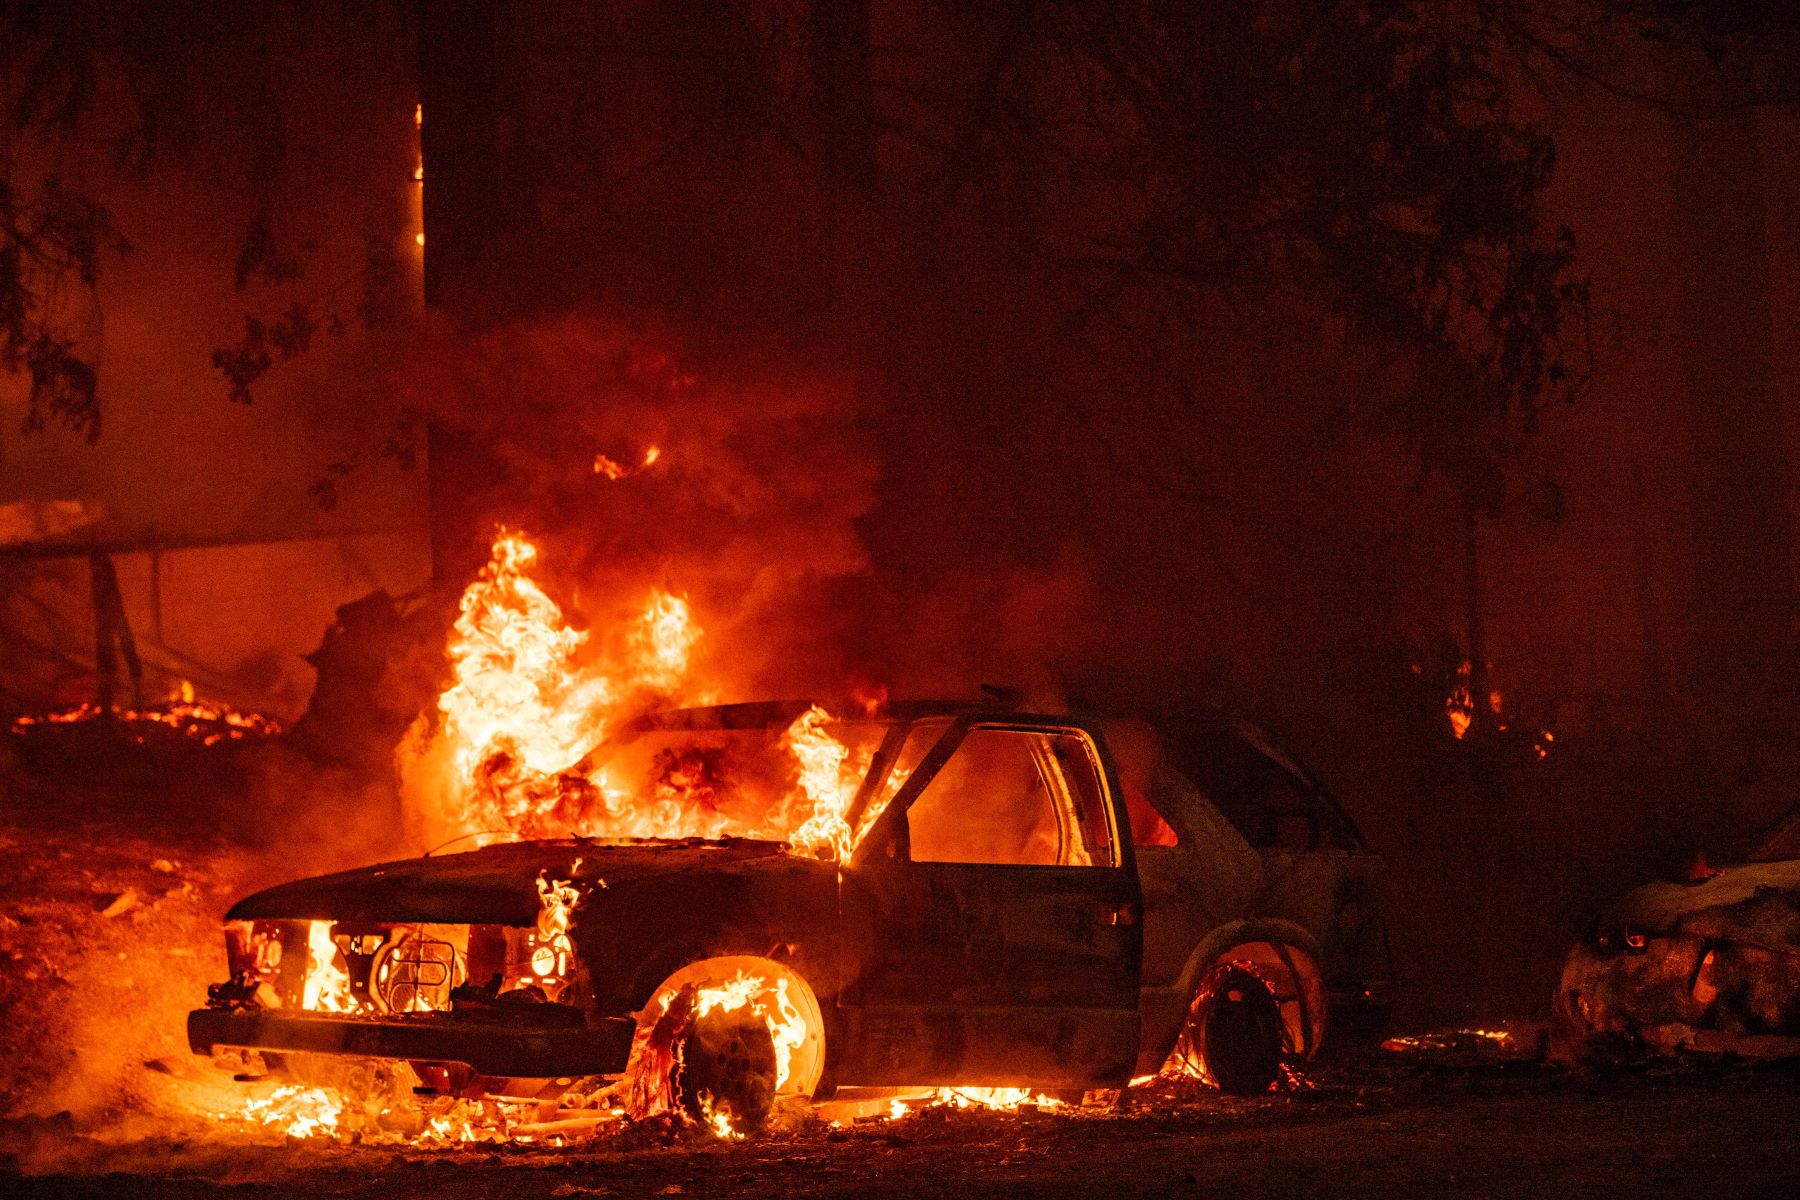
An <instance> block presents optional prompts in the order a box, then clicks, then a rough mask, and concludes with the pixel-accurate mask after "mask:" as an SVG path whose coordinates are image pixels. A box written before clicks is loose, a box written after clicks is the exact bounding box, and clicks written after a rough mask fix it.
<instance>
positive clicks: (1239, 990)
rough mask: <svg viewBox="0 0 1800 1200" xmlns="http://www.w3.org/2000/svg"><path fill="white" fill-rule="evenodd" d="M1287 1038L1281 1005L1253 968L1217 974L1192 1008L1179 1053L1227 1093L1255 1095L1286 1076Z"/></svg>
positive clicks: (1231, 967)
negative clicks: (1282, 1070) (1283, 1073)
mask: <svg viewBox="0 0 1800 1200" xmlns="http://www.w3.org/2000/svg"><path fill="white" fill-rule="evenodd" d="M1286 1051H1287V1040H1286V1034H1285V1031H1284V1027H1283V1025H1282V1020H1281V1006H1280V1005H1279V1004H1278V1003H1277V1002H1276V1000H1275V993H1274V992H1273V991H1272V990H1271V989H1270V987H1269V985H1268V984H1267V983H1265V982H1263V980H1262V979H1261V978H1260V977H1259V976H1257V974H1256V973H1255V972H1254V971H1251V970H1250V969H1249V968H1248V967H1246V966H1242V965H1239V964H1225V965H1222V966H1221V967H1219V968H1218V969H1216V970H1214V971H1213V972H1212V973H1210V974H1209V975H1208V977H1207V981H1206V983H1205V984H1203V985H1202V986H1201V988H1200V993H1199V995H1197V996H1196V997H1195V998H1194V1004H1193V1007H1192V1008H1190V1009H1189V1010H1188V1017H1187V1024H1186V1025H1185V1026H1184V1027H1183V1029H1182V1033H1181V1040H1180V1041H1179V1042H1178V1043H1177V1045H1176V1053H1177V1055H1178V1056H1180V1057H1181V1058H1182V1059H1183V1060H1185V1062H1186V1065H1187V1066H1188V1067H1189V1069H1190V1070H1193V1071H1195V1072H1196V1073H1198V1074H1200V1075H1201V1076H1203V1077H1204V1078H1206V1079H1208V1080H1210V1081H1211V1082H1212V1083H1213V1084H1214V1085H1215V1086H1217V1087H1218V1089H1219V1090H1220V1091H1222V1092H1228V1093H1230V1094H1231V1095H1234V1096H1253V1095H1256V1094H1257V1093H1259V1092H1266V1091H1268V1090H1269V1089H1270V1088H1271V1087H1272V1086H1274V1083H1275V1081H1276V1079H1278V1078H1279V1077H1280V1075H1281V1063H1282V1058H1283V1056H1284V1055H1285V1053H1286Z"/></svg>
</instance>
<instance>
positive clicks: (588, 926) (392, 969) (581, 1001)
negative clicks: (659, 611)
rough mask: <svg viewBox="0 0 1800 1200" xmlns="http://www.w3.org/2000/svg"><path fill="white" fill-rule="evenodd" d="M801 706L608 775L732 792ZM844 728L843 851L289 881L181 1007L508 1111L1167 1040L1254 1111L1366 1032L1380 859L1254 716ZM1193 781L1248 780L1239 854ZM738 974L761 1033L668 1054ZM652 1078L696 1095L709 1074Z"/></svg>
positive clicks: (966, 1074)
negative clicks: (658, 1063) (616, 1088)
mask: <svg viewBox="0 0 1800 1200" xmlns="http://www.w3.org/2000/svg"><path fill="white" fill-rule="evenodd" d="M806 708H807V706H806V705H805V704H803V703H771V704H751V705H729V706H722V707H715V708H708V709H689V710H680V711H676V712H670V713H662V714H657V715H655V716H652V717H648V718H643V719H641V720H639V721H637V722H635V723H633V724H632V725H631V726H629V727H627V728H626V729H624V730H622V731H621V732H619V733H618V734H616V735H615V736H614V737H613V739H611V745H612V747H613V749H612V750H611V751H609V753H620V754H627V755H628V754H632V753H637V754H640V755H647V754H648V755H654V756H657V758H656V761H658V762H659V763H663V764H665V765H666V764H667V762H668V761H670V758H669V756H670V755H678V756H683V758H682V761H689V760H693V761H701V760H704V761H707V762H710V763H712V764H713V766H714V767H717V766H718V764H719V762H720V761H722V760H723V759H725V758H730V759H731V760H732V761H733V762H735V763H736V764H737V765H736V766H734V768H733V770H732V771H731V772H716V773H717V774H718V775H719V777H721V778H724V777H725V776H726V775H731V776H732V777H747V776H748V775H750V774H752V773H753V772H754V770H755V768H753V767H751V766H749V765H748V763H749V761H750V758H751V757H753V755H754V751H755V749H756V748H757V747H764V748H766V746H767V745H768V744H769V742H770V740H771V739H772V738H773V737H774V736H775V735H777V734H779V732H780V731H781V730H782V729H783V728H785V727H787V725H788V724H789V723H790V722H792V721H793V720H794V718H795V716H796V714H799V713H801V712H803V711H805V710H806ZM840 729H841V733H840V736H842V737H843V738H844V739H845V741H846V742H852V743H856V744H859V745H861V746H863V747H865V748H866V749H865V753H866V754H867V762H868V768H867V771H866V774H864V775H863V776H862V778H861V782H860V785H859V786H858V787H857V789H856V794H855V797H854V800H853V801H852V802H851V804H850V806H849V809H848V811H847V813H846V817H847V821H848V826H849V828H850V829H852V830H855V831H856V832H857V835H858V836H857V837H856V839H855V841H854V851H853V852H852V853H850V854H848V855H847V856H846V857H844V858H843V860H842V861H832V860H830V859H829V858H823V859H822V858H820V857H815V856H809V855H806V854H801V853H795V852H794V851H793V850H792V848H791V847H790V846H788V845H786V844H784V843H781V842H775V841H749V840H742V839H719V840H698V839H685V840H637V841H628V842H622V843H604V842H599V841H588V840H580V839H572V840H561V841H532V842H514V843H508V844H500V845H493V846H488V847H486V848H483V849H479V850H474V851H470V852H467V853H461V854H453V855H446V856H443V857H436V858H423V859H415V860H410V861H405V862H396V863H389V864H386V865H381V866H374V867H369V868H366V869H362V870H357V871H350V872H345V873H342V874H337V875H331V876H326V877H322V878H317V879H310V880H302V881H299V882H295V883H290V884H285V885H282V886H279V887H275V888H272V889H269V890H267V891H264V892H261V893H258V894H256V895H253V896H251V897H249V898H247V899H245V900H243V901H241V902H240V903H239V904H237V905H236V906H235V907H234V908H233V909H232V910H231V911H230V913H229V914H227V948H228V953H229V958H230V969H231V978H230V981H229V982H227V983H224V984H220V985H217V986H215V987H214V988H213V989H212V995H211V997H210V1002H209V1004H208V1006H207V1007H206V1008H203V1009H200V1010H198V1011H196V1012H194V1013H192V1014H191V1015H190V1018H189V1039H190V1042H191V1044H192V1046H193V1049H194V1050H195V1051H196V1052H198V1053H203V1054H206V1053H213V1052H215V1051H236V1050H241V1051H255V1052H259V1053H260V1055H261V1056H262V1057H263V1058H265V1059H267V1060H271V1061H272V1062H273V1063H274V1064H279V1063H280V1062H281V1061H282V1060H283V1059H284V1058H288V1057H293V1056H301V1055H340V1056H345V1055H347V1056H361V1057H368V1058H377V1059H385V1060H403V1061H404V1062H406V1063H410V1064H411V1065H412V1069H413V1070H414V1071H415V1072H416V1074H417V1075H418V1077H419V1079H420V1080H421V1081H422V1082H423V1084H424V1085H425V1086H426V1087H430V1088H437V1089H447V1090H455V1091H458V1092H460V1093H461V1094H476V1093H486V1094H494V1095H522V1096H534V1095H545V1094H551V1093H554V1091H555V1090H557V1089H560V1088H565V1087H567V1086H569V1085H570V1084H571V1083H572V1081H575V1080H577V1079H579V1078H582V1077H592V1076H618V1075H621V1074H622V1073H624V1072H625V1071H626V1070H627V1067H628V1063H629V1062H631V1061H632V1060H633V1058H634V1053H635V1055H636V1057H638V1058H639V1059H642V1058H643V1057H644V1056H645V1055H646V1054H648V1053H651V1052H652V1051H655V1050H657V1049H660V1050H661V1051H662V1052H664V1058H665V1060H666V1061H669V1062H672V1063H675V1064H683V1063H685V1065H686V1068H687V1069H688V1070H689V1071H690V1072H691V1073H696V1075H707V1076H708V1077H717V1076H720V1075H721V1074H729V1073H731V1072H732V1070H734V1068H733V1067H732V1064H730V1063H726V1062H720V1061H710V1060H713V1059H717V1058H719V1057H721V1056H729V1055H737V1056H739V1057H747V1058H748V1060H749V1065H748V1066H747V1067H745V1068H744V1069H743V1070H740V1071H738V1074H739V1075H740V1076H741V1075H745V1074H747V1075H748V1076H750V1077H753V1078H755V1079H762V1078H764V1077H766V1078H767V1083H768V1086H767V1089H765V1090H768V1091H770V1092H773V1091H777V1090H778V1091H780V1092H786V1093H794V1094H800V1095H809V1096H811V1095H821V1094H824V1093H827V1092H830V1091H831V1090H833V1089H835V1088H838V1087H880V1086H947V1085H965V1086H975V1085H979V1086H995V1087H1002V1086H1004V1087H1029V1088H1036V1089H1043V1090H1053V1089H1069V1090H1074V1089H1085V1088H1091V1087H1104V1086H1115V1087H1116V1086H1119V1085H1122V1084H1123V1083H1125V1082H1126V1081H1127V1080H1129V1079H1130V1078H1132V1077H1133V1076H1135V1075H1142V1074H1147V1073H1151V1072H1154V1071H1156V1070H1158V1069H1159V1068H1160V1067H1162V1066H1163V1065H1164V1063H1165V1061H1166V1060H1168V1059H1169V1057H1170V1055H1171V1053H1172V1052H1173V1053H1175V1054H1177V1055H1180V1056H1182V1058H1183V1059H1184V1061H1187V1062H1189V1063H1191V1064H1192V1065H1193V1066H1194V1067H1195V1068H1196V1069H1198V1070H1202V1071H1204V1072H1206V1073H1208V1074H1210V1075H1211V1077H1212V1078H1214V1079H1215V1081H1217V1082H1219V1083H1220V1084H1221V1086H1225V1087H1230V1088H1234V1089H1238V1090H1251V1089H1257V1088H1263V1087H1267V1086H1268V1085H1269V1083H1270V1080H1271V1079H1272V1077H1273V1075H1274V1072H1275V1071H1276V1070H1277V1069H1278V1067H1279V1063H1280V1060H1281V1059H1282V1058H1283V1057H1288V1058H1293V1059H1302V1058H1305V1057H1308V1056H1310V1055H1312V1054H1314V1053H1315V1052H1316V1051H1317V1050H1318V1049H1319V1047H1320V1045H1321V1043H1322V1041H1323V1039H1324V1037H1325V1032H1326V1029H1327V1027H1328V1023H1329V1022H1330V1021H1331V1020H1333V1019H1335V1020H1337V1021H1338V1022H1340V1023H1341V1024H1343V1026H1344V1027H1345V1028H1347V1029H1352V1030H1355V1029H1364V1028H1369V1027H1371V1025H1372V1024H1374V1023H1375V1022H1374V1021H1372V1020H1371V1018H1375V1019H1376V1020H1378V1019H1379V1017H1380V1016H1381V1015H1382V1012H1383V1006H1384V1003H1385V995H1384V989H1385V987H1386V983H1387V980H1388V978H1389V975H1390V963H1389V960H1388V954H1387V945H1386V939H1385V936H1384V934H1383V931H1382V927H1381V922H1380V909H1379V887H1380V879H1381V874H1382V870H1381V863H1380V860H1379V859H1378V858H1377V857H1376V856H1374V855H1372V854H1370V853H1368V851H1367V850H1366V849H1365V848H1364V847H1363V845H1362V843H1361V841H1360V839H1359V838H1358V837H1357V835H1356V831H1355V829H1354V827H1353V826H1352V825H1351V824H1350V822H1349V820H1348V818H1347V817H1346V816H1345V815H1344V814H1343V813H1342V811H1341V810H1340V809H1338V808H1337V806H1336V804H1335V803H1334V802H1332V800H1331V798H1330V797H1329V796H1328V795H1327V794H1326V793H1325V792H1324V791H1323V789H1322V788H1320V787H1318V785H1317V784H1316V783H1315V782H1314V781H1313V780H1312V779H1311V778H1310V777H1309V776H1307V775H1306V774H1305V772H1304V771H1302V770H1300V769H1299V768H1298V767H1297V766H1295V765H1293V764H1292V763H1291V762H1289V761H1288V760H1286V759H1284V758H1283V757H1282V756H1281V755H1280V754H1279V753H1278V752H1276V751H1274V750H1273V749H1272V748H1270V747H1268V746H1267V744H1266V743H1265V742H1263V741H1262V740H1261V739H1260V737H1259V736H1258V735H1256V734H1255V732H1254V731H1253V730H1250V729H1249V728H1248V727H1243V726H1232V725H1229V724H1220V723H1218V722H1198V723H1193V722H1190V723H1188V725H1187V726H1186V727H1184V728H1182V729H1178V730H1173V731H1170V730H1167V729H1165V731H1164V732H1163V733H1162V734H1161V735H1160V736H1159V735H1157V734H1155V733H1153V732H1151V730H1150V727H1149V726H1146V725H1142V724H1133V725H1129V726H1118V725H1108V724H1106V723H1101V722H1092V721H1084V720H1078V719H1072V718H1069V717H1061V716H1035V715H1026V714H1021V713H1017V712H1012V711H1006V710H997V709H983V708H971V707H966V706H955V705H948V704H921V705H913V706H893V707H892V708H891V709H889V710H888V711H885V712H883V713H882V714H881V715H880V716H879V717H876V718H870V719H869V720H867V721H863V722H859V723H858V724H857V725H856V727H855V728H849V727H848V726H844V727H840ZM1115 742H1116V743H1117V744H1118V745H1121V746H1125V747H1127V748H1128V749H1129V750H1130V751H1131V753H1130V754H1129V755H1127V757H1128V759H1129V763H1128V766H1127V768H1126V770H1125V771H1124V773H1123V775H1121V771H1120V768H1119V766H1118V765H1117V764H1116V762H1115V751H1114V744H1115ZM746 746H747V747H748V748H747V749H746V748H745V747H746ZM696 756H698V757H697V758H696ZM709 756H710V757H709ZM1184 765H1185V766H1186V767H1187V773H1186V774H1184V773H1183V770H1182V767H1183V766H1184ZM1196 779H1197V780H1199V781H1200V782H1201V783H1202V785H1203V786H1204V785H1206V784H1210V785H1211V786H1212V787H1213V788H1214V789H1215V790H1216V789H1218V788H1221V787H1229V788H1231V789H1232V794H1231V796H1230V797H1229V798H1228V799H1227V800H1225V801H1224V802H1223V803H1224V806H1225V807H1227V808H1231V807H1233V806H1235V807H1237V808H1239V809H1242V810H1243V811H1242V812H1241V813H1239V814H1235V815H1238V816H1239V819H1240V821H1242V822H1244V823H1245V825H1246V827H1247V828H1248V829H1249V830H1250V832H1251V834H1252V837H1251V838H1249V839H1247V838H1246V837H1245V835H1244V833H1242V832H1240V831H1239V829H1238V827H1237V826H1236V825H1234V824H1233V822H1232V821H1231V820H1228V819H1227V818H1226V817H1225V816H1224V815H1223V814H1222V813H1221V811H1220V806H1218V805H1215V804H1214V803H1212V802H1211V801H1210V800H1209V799H1208V797H1207V795H1205V794H1203V792H1202V790H1201V787H1196V786H1195V781H1196ZM1253 841H1256V842H1262V843H1264V844H1263V845H1261V846H1258V845H1253V844H1252V842H1253ZM734 982H735V983H738V984H742V985H744V986H742V987H739V988H738V989H737V991H736V1003H735V1004H733V1003H730V1002H729V1001H728V1002H727V1003H725V1004H724V1005H723V1007H724V1008H727V1009H731V1008H736V1009H737V1010H739V1011H740V1012H741V1011H743V1009H744V1003H743V1002H744V1000H745V999H746V998H748V999H749V1000H750V1001H751V1002H752V1003H751V1011H754V1012H755V1013H757V1014H758V1015H759V1016H761V1017H765V1018H766V1020H765V1021H763V1022H761V1024H757V1025H756V1027H755V1029H754V1030H753V1034H754V1036H751V1037H749V1038H748V1041H746V1039H745V1037H742V1036H738V1035H736V1034H732V1035H730V1036H724V1037H720V1038H715V1040H717V1041H719V1042H720V1044H721V1045H723V1044H729V1046H730V1049H725V1050H719V1049H716V1048H715V1049H708V1047H707V1045H703V1044H701V1043H699V1042H691V1041H690V1042H688V1043H686V1044H684V1045H683V1047H682V1048H681V1049H682V1052H681V1053H673V1054H671V1053H668V1051H669V1050H670V1047H669V1046H668V1045H666V1044H662V1045H660V1046H659V1042H661V1043H666V1042H667V1041H669V1040H670V1039H672V1038H682V1037H692V1036H696V1033H695V1031H694V1030H691V1029H690V1030H682V1029H676V1028H673V1027H672V1026H671V1025H670V1021H669V1018H670V1016H671V1014H673V1013H675V1012H680V1013H681V1014H683V1015H684V1016H686V1017H692V1016H693V1015H695V1014H696V1013H699V1014H702V1015H703V1014H704V1013H705V1012H707V1011H708V1010H709V1008H711V1007H719V1005H718V1003H717V1000H718V997H720V996H722V995H726V994H727V993H729V992H731V985H733V984H734ZM707 989H710V990H707ZM696 995H698V996H699V997H700V999H699V1003H698V1007H697V1008H696V1005H695V996H696ZM689 1023H690V1024H692V1022H691V1021H690V1022H689ZM753 1024H754V1023H753ZM763 1026H766V1028H767V1030H768V1033H767V1034H766V1035H764V1034H762V1033H761V1032H760V1030H761V1028H762V1027H763ZM634 1044H635V1046H636V1050H635V1052H634ZM740 1065H741V1064H740ZM634 1074H636V1070H635V1069H634ZM668 1086H669V1087H671V1088H672V1090H673V1092H674V1093H676V1095H675V1099H676V1100H677V1101H678V1102H681V1103H685V1104H689V1105H690V1107H691V1100H692V1096H691V1095H689V1094H687V1093H691V1092H692V1091H693V1090H694V1089H693V1087H692V1086H691V1084H690V1086H689V1087H688V1088H687V1089H686V1090H685V1091H684V1090H683V1087H682V1085H681V1082H680V1081H679V1080H675V1081H673V1082H672V1083H669V1085H668ZM715 1090H717V1089H715ZM772 1098H773V1096H772V1095H771V1096H769V1097H766V1098H765V1099H772ZM734 1103H735V1106H736V1107H737V1108H738V1109H739V1115H740V1116H743V1115H744V1113H745V1110H746V1108H755V1109H757V1112H755V1113H752V1114H751V1116H752V1119H755V1117H756V1116H759V1115H760V1112H761V1111H766V1109H764V1108H759V1107H758V1102H757V1101H756V1100H755V1099H754V1098H745V1097H739V1098H737V1099H736V1100H735V1101H734Z"/></svg>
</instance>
